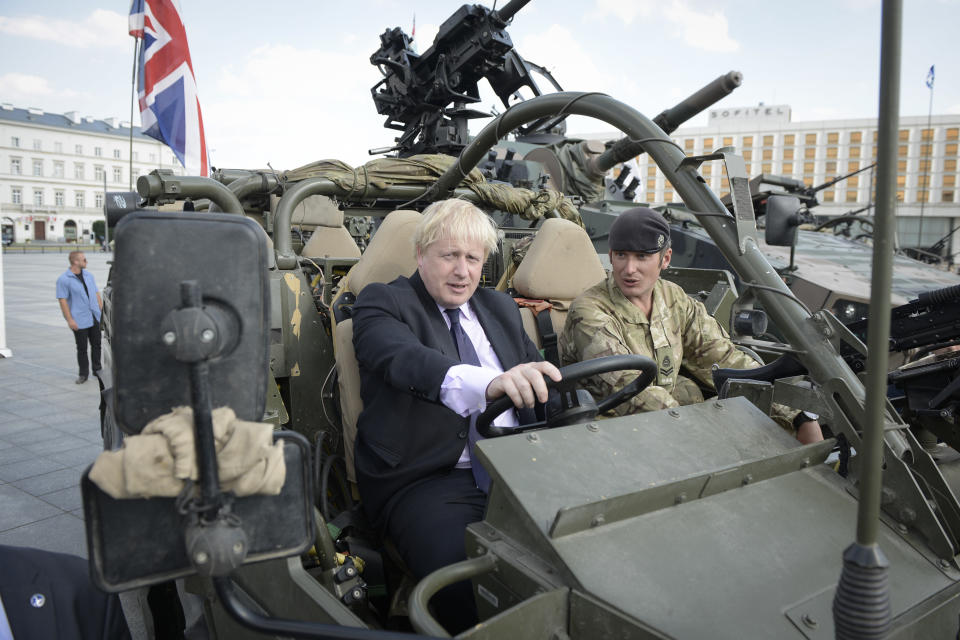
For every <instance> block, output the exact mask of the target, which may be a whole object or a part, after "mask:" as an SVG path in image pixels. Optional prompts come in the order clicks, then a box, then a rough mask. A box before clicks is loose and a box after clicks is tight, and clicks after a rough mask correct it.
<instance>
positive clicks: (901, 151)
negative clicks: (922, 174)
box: [897, 144, 907, 158]
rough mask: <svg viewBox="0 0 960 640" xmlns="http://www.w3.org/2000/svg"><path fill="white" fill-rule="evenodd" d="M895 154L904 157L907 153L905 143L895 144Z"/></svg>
mask: <svg viewBox="0 0 960 640" xmlns="http://www.w3.org/2000/svg"><path fill="white" fill-rule="evenodd" d="M897 155H898V156H900V157H901V158H903V157H906V155H907V145H905V144H901V145H898V146H897Z"/></svg>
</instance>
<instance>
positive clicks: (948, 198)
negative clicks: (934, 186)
mask: <svg viewBox="0 0 960 640" xmlns="http://www.w3.org/2000/svg"><path fill="white" fill-rule="evenodd" d="M940 202H953V191H944V192H942V193H941V194H940Z"/></svg>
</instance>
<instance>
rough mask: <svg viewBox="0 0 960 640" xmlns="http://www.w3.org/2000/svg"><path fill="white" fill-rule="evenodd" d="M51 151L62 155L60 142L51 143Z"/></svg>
mask: <svg viewBox="0 0 960 640" xmlns="http://www.w3.org/2000/svg"><path fill="white" fill-rule="evenodd" d="M53 150H54V151H55V152H57V153H63V143H62V142H54V143H53Z"/></svg>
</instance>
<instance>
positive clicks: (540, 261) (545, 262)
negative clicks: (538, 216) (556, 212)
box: [513, 218, 606, 300]
mask: <svg viewBox="0 0 960 640" xmlns="http://www.w3.org/2000/svg"><path fill="white" fill-rule="evenodd" d="M605 277H606V272H605V271H604V269H603V265H602V264H601V263H600V258H599V257H598V256H597V250H596V249H595V248H594V246H593V243H592V242H590V236H588V235H587V232H586V231H584V230H583V229H582V228H580V227H579V226H577V225H576V224H574V223H573V222H570V221H569V220H564V219H562V218H551V219H549V220H546V221H545V222H544V223H543V225H541V227H540V230H539V231H537V235H536V237H535V238H534V239H533V243H531V245H530V248H529V249H528V250H527V255H526V257H524V259H523V262H521V263H520V266H519V267H517V272H516V274H514V276H513V288H514V289H516V290H517V292H518V293H519V294H520V295H522V296H525V297H527V298H537V299H541V300H554V299H555V300H572V299H574V298H576V297H577V296H578V295H580V294H581V293H583V292H584V291H585V290H586V289H587V288H588V287H591V286H593V285H595V284H597V283H598V282H600V281H601V280H603V279H604V278H605Z"/></svg>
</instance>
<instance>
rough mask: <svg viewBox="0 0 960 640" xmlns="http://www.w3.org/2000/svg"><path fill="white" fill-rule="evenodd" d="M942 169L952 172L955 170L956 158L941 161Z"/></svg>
mask: <svg viewBox="0 0 960 640" xmlns="http://www.w3.org/2000/svg"><path fill="white" fill-rule="evenodd" d="M943 170H944V171H945V172H950V173H952V172H954V171H956V170H957V160H956V158H951V159H948V160H944V161H943Z"/></svg>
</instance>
